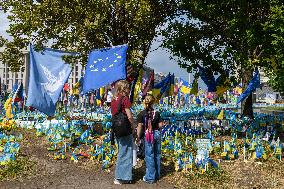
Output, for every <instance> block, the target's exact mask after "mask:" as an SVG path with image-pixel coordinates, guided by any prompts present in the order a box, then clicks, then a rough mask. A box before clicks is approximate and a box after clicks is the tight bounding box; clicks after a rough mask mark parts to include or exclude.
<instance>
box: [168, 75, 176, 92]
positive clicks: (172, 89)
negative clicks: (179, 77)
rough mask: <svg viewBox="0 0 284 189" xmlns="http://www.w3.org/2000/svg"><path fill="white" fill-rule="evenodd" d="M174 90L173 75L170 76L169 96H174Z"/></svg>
mask: <svg viewBox="0 0 284 189" xmlns="http://www.w3.org/2000/svg"><path fill="white" fill-rule="evenodd" d="M174 90H175V74H172V75H171V81H170V91H169V96H174Z"/></svg>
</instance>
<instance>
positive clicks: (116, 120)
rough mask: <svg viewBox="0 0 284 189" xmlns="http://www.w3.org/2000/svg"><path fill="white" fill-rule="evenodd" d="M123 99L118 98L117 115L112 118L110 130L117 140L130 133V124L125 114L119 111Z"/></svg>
mask: <svg viewBox="0 0 284 189" xmlns="http://www.w3.org/2000/svg"><path fill="white" fill-rule="evenodd" d="M123 98H124V97H121V98H120V101H119V104H118V109H117V113H116V114H115V115H113V116H112V130H113V133H114V135H115V136H116V137H117V138H120V137H124V136H128V135H130V134H131V133H132V128H131V123H130V121H129V119H128V117H127V115H126V114H124V113H123V112H122V110H121V103H122V100H123Z"/></svg>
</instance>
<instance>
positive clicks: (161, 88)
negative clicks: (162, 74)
mask: <svg viewBox="0 0 284 189" xmlns="http://www.w3.org/2000/svg"><path fill="white" fill-rule="evenodd" d="M171 78H172V77H171V75H170V74H168V76H167V77H166V78H165V79H163V80H162V81H160V82H159V83H157V84H156V85H154V87H153V89H152V94H153V96H154V97H155V99H156V102H159V100H160V99H161V97H162V96H163V94H164V93H165V92H166V91H167V90H169V88H170V82H171Z"/></svg>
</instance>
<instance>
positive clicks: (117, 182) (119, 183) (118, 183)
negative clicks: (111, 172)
mask: <svg viewBox="0 0 284 189" xmlns="http://www.w3.org/2000/svg"><path fill="white" fill-rule="evenodd" d="M113 183H114V184H116V185H121V184H122V183H121V182H120V181H119V180H117V179H114V181H113Z"/></svg>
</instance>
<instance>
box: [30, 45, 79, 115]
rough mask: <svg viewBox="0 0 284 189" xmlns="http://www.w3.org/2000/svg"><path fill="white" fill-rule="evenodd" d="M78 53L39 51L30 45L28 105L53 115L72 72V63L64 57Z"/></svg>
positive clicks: (51, 50) (50, 50)
mask: <svg viewBox="0 0 284 189" xmlns="http://www.w3.org/2000/svg"><path fill="white" fill-rule="evenodd" d="M65 55H70V56H72V55H77V54H76V53H66V52H63V51H59V50H53V49H49V48H45V49H44V50H43V51H40V52H37V51H35V50H34V49H33V47H32V46H30V80H29V89H28V99H27V106H32V107H33V108H36V109H38V110H39V111H41V112H43V113H45V114H47V115H48V116H53V115H54V113H55V108H56V106H55V104H56V102H57V100H58V98H59V95H60V93H61V91H62V89H63V86H64V84H65V82H66V81H67V80H68V77H69V75H70V73H71V65H69V64H66V63H65V62H64V61H63V59H62V57H63V56H65Z"/></svg>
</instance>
